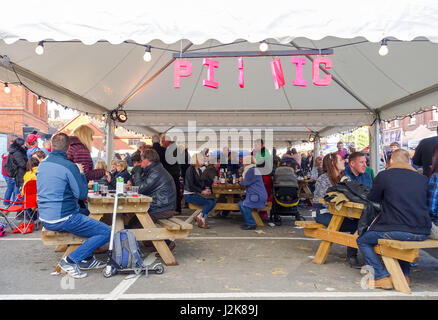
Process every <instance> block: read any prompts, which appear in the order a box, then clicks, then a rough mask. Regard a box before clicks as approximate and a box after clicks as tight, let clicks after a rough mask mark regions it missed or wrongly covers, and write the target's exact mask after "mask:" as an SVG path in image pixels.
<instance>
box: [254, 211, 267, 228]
mask: <svg viewBox="0 0 438 320" xmlns="http://www.w3.org/2000/svg"><path fill="white" fill-rule="evenodd" d="M251 213H252V217H253V218H254V220H255V222H256V225H257V227H264V226H265V224H264V223H263V220H262V218H260V215H259V213H258V211H257V210H254V209H253V210H251Z"/></svg>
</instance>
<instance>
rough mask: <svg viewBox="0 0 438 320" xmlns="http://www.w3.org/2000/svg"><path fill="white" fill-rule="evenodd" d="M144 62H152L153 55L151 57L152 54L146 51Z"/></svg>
mask: <svg viewBox="0 0 438 320" xmlns="http://www.w3.org/2000/svg"><path fill="white" fill-rule="evenodd" d="M143 60H144V61H146V62H149V61H151V60H152V55H151V53H150V52H147V51H146V52H145V53H144V56H143Z"/></svg>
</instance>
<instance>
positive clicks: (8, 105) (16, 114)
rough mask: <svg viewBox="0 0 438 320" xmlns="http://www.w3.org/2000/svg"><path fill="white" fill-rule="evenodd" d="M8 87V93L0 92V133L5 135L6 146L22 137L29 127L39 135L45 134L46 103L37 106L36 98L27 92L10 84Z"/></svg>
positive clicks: (46, 124) (46, 130)
mask: <svg viewBox="0 0 438 320" xmlns="http://www.w3.org/2000/svg"><path fill="white" fill-rule="evenodd" d="M9 87H10V88H11V92H10V93H5V92H4V91H3V90H0V133H1V134H5V135H7V139H8V140H7V144H8V145H9V144H10V143H11V141H12V140H13V139H15V138H16V137H23V136H24V135H25V134H26V129H29V127H32V128H30V129H32V130H36V131H38V133H39V134H42V135H44V134H47V133H48V120H47V101H45V100H42V103H41V104H37V97H36V96H35V95H34V94H33V93H32V92H30V91H29V90H27V89H25V88H23V87H21V86H14V85H11V84H10V85H9ZM23 129H24V130H23ZM32 130H31V131H32Z"/></svg>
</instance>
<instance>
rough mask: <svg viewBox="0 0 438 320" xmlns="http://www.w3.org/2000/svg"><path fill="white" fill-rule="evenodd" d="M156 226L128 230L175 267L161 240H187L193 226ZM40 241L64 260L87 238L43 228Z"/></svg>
mask: <svg viewBox="0 0 438 320" xmlns="http://www.w3.org/2000/svg"><path fill="white" fill-rule="evenodd" d="M151 221H152V220H151ZM157 224H158V226H157V225H154V227H152V228H145V229H128V230H129V231H132V232H133V233H134V235H136V239H137V240H138V241H143V240H148V241H152V243H153V244H154V245H155V247H156V248H157V251H159V253H160V256H161V258H162V259H163V261H164V263H166V265H177V264H178V263H177V262H176V260H175V258H174V256H173V254H172V253H170V254H169V253H168V252H167V251H169V252H170V250H168V247H167V245H166V244H165V243H164V244H163V242H164V241H163V240H175V239H184V238H187V236H188V235H189V232H190V230H192V229H193V225H192V224H190V223H187V222H185V221H183V220H180V219H178V218H169V219H160V220H158V221H157ZM140 230H141V232H140ZM117 231H118V230H117ZM144 232H146V233H147V234H148V236H147V237H144ZM41 240H42V242H43V244H44V245H47V246H56V249H55V252H64V254H63V256H62V257H63V258H64V257H66V256H68V255H69V254H70V253H71V252H73V251H74V250H76V249H77V248H78V247H79V246H80V245H82V244H83V243H84V242H85V241H86V240H87V238H83V237H78V236H75V235H74V234H71V233H67V232H56V231H51V230H47V229H45V228H43V230H42V233H41ZM163 245H165V246H166V247H167V250H165V248H163V247H162V246H163ZM55 271H56V272H58V273H61V269H60V267H59V265H58V266H57V267H56V269H55Z"/></svg>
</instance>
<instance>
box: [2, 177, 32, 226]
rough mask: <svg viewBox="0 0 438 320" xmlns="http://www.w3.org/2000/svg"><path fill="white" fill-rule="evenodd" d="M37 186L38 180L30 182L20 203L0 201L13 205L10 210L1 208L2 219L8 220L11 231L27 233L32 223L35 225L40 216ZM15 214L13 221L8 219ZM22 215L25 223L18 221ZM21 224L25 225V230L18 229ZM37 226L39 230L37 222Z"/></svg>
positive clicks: (24, 189)
mask: <svg viewBox="0 0 438 320" xmlns="http://www.w3.org/2000/svg"><path fill="white" fill-rule="evenodd" d="M36 186H37V185H36V180H30V181H28V182H27V183H26V184H25V185H24V187H23V195H22V196H21V197H20V196H19V199H18V200H19V201H9V200H5V199H1V198H0V200H4V201H7V202H10V203H13V205H11V206H10V207H9V208H0V217H3V218H4V219H5V220H6V222H7V224H8V225H9V227H10V228H11V231H13V230H14V229H15V228H16V229H17V230H19V232H20V233H26V230H27V229H28V228H29V226H30V225H31V223H34V220H36V219H35V218H37V214H38V204H37V187H36ZM13 212H14V213H15V217H14V218H13V220H12V219H8V215H9V214H10V213H13ZM20 215H23V221H21V220H18V219H17V217H19V216H20ZM20 224H23V225H22V226H23V229H20V228H18V226H19V225H20ZM35 226H36V229H38V228H37V226H38V222H37V221H35Z"/></svg>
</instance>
